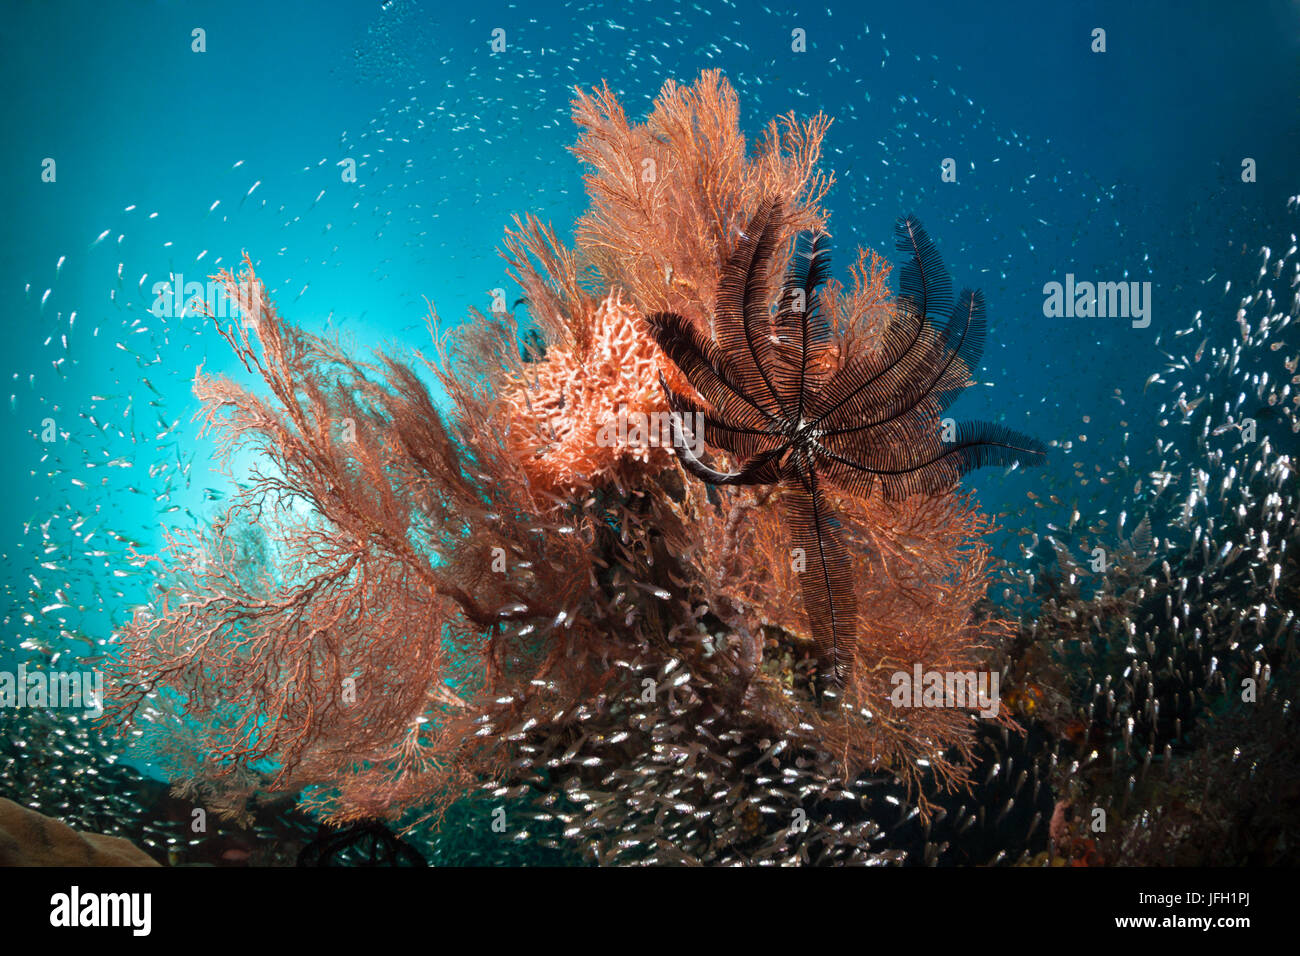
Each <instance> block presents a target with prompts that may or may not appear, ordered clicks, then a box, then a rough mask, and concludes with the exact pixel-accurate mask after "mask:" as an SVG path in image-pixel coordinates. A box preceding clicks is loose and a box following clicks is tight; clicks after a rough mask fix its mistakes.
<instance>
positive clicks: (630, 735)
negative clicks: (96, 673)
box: [110, 72, 1042, 862]
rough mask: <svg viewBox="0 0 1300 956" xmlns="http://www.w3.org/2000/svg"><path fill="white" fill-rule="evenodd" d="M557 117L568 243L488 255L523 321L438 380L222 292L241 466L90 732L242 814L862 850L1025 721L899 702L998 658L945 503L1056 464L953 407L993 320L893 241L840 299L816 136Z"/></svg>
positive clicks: (680, 97) (923, 241)
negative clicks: (889, 819)
mask: <svg viewBox="0 0 1300 956" xmlns="http://www.w3.org/2000/svg"><path fill="white" fill-rule="evenodd" d="M574 119H575V121H576V122H577V124H578V126H579V128H580V130H581V133H580V137H579V140H578V143H577V145H576V146H575V147H574V150H573V151H574V153H575V155H576V156H577V157H578V159H580V160H581V161H582V162H583V163H585V164H586V166H587V173H586V178H585V182H586V190H587V195H588V199H589V206H588V209H587V211H586V213H585V214H584V215H583V216H582V217H581V218H580V219H579V220H578V222H577V224H576V227H575V230H574V235H575V247H574V248H572V249H570V248H567V247H566V246H565V245H564V244H563V243H561V242H560V241H559V240H558V239H557V237H556V233H555V231H554V230H553V229H552V227H551V226H549V225H547V224H545V223H542V222H541V221H539V220H537V219H536V218H534V217H532V216H524V217H522V218H521V219H518V220H517V221H516V223H515V226H514V228H513V229H510V230H509V231H508V232H507V234H506V237H505V253H504V254H505V258H506V260H507V263H508V267H509V270H510V272H511V274H512V275H513V276H514V277H515V279H516V280H517V281H518V283H519V285H520V286H521V287H522V290H523V294H524V301H526V303H527V313H528V320H529V322H530V323H531V326H532V327H533V328H534V329H535V334H534V333H532V332H528V331H525V330H521V326H522V325H523V316H522V315H516V314H515V313H514V312H512V311H510V310H508V309H503V310H500V311H493V312H489V313H482V314H480V313H474V314H473V315H472V316H471V317H470V321H468V322H466V323H464V324H462V325H460V326H456V327H453V328H451V329H450V330H449V331H446V332H443V333H441V334H440V335H439V337H438V338H437V339H436V342H435V345H436V347H435V348H434V349H433V350H432V352H431V354H430V356H429V357H427V358H426V357H425V356H424V355H422V354H420V353H418V352H416V353H413V354H411V355H406V356H399V355H390V354H378V355H375V356H373V357H370V358H367V359H362V358H359V357H357V356H354V355H351V354H349V353H348V352H347V351H346V350H345V349H343V348H342V347H341V346H339V345H338V344H336V343H334V342H332V341H329V340H327V339H325V338H322V337H320V336H317V335H314V334H312V333H310V332H308V331H306V330H304V329H302V328H299V327H297V326H295V325H293V324H291V323H290V322H289V321H288V320H287V319H286V318H284V317H282V316H281V315H280V314H279V312H278V311H277V309H276V308H275V306H274V305H273V303H272V302H271V300H270V297H269V296H268V294H267V292H266V290H265V288H264V286H263V284H262V281H261V279H260V278H259V277H258V275H257V272H256V269H255V268H254V265H253V263H252V262H251V261H249V260H246V261H245V262H244V265H243V267H242V269H241V270H239V271H238V272H237V273H235V272H223V273H221V274H220V275H219V276H218V277H217V278H218V279H219V281H220V282H221V283H222V284H223V286H224V288H225V290H226V292H227V294H228V295H229V297H230V299H231V301H233V302H234V303H236V304H237V305H238V306H239V313H240V317H239V318H238V319H236V320H233V321H229V322H224V321H218V327H219V328H220V330H221V334H222V335H223V336H224V337H225V339H226V341H227V342H228V343H229V345H230V347H231V348H232V349H233V351H234V353H235V355H236V356H237V357H238V358H239V360H240V362H241V363H242V365H243V367H244V369H245V370H246V371H247V372H248V373H250V374H251V376H252V377H253V378H254V379H255V380H256V379H260V380H261V382H262V383H263V386H262V387H259V388H256V389H254V388H250V387H245V386H243V385H241V384H237V383H236V382H234V381H232V380H228V379H224V378H216V377H210V376H207V375H204V374H201V375H200V376H199V377H198V379H197V380H196V383H195V391H196V393H197V395H198V397H199V398H200V399H201V401H202V404H203V420H204V427H205V428H206V429H208V430H210V431H211V432H212V433H214V434H215V435H216V436H217V437H218V438H219V439H220V442H221V447H222V449H223V451H224V453H225V454H226V456H227V461H229V462H230V463H231V465H232V468H233V465H234V463H235V462H236V461H237V460H238V461H241V462H248V461H251V462H253V463H254V464H253V465H252V467H251V470H250V471H249V473H248V475H247V476H246V477H244V480H242V481H241V482H240V483H239V484H238V485H237V486H236V490H235V491H234V493H233V494H232V495H231V497H230V498H229V499H227V507H226V509H225V512H224V515H223V516H222V517H221V519H220V520H218V521H217V522H216V523H215V524H213V525H212V526H211V527H210V528H209V529H208V530H206V531H205V532H204V533H202V534H191V535H177V536H175V537H174V538H173V539H172V540H171V542H170V548H169V549H168V550H167V551H166V553H164V554H161V555H158V556H157V557H156V558H155V559H153V560H154V561H156V562H157V563H156V565H155V567H156V568H157V570H158V573H159V575H160V578H161V580H162V582H163V584H164V585H165V587H164V590H163V592H162V594H161V596H160V597H159V599H158V600H157V601H156V602H155V603H154V604H153V605H152V606H151V607H147V608H141V609H139V611H138V612H137V614H136V617H135V620H134V623H133V624H132V625H131V626H130V627H128V628H126V629H125V630H124V631H123V632H122V633H120V634H119V635H118V640H119V641H120V643H121V645H122V651H123V653H122V654H121V656H120V660H119V661H118V662H117V664H116V668H117V670H116V672H115V674H114V675H113V677H114V679H113V681H112V684H113V690H112V694H111V701H110V703H111V706H112V713H113V714H114V715H115V716H114V718H113V719H114V720H116V721H117V722H119V723H120V724H121V725H122V726H124V727H129V728H133V729H136V730H139V731H140V732H141V734H142V738H141V744H142V746H144V747H145V748H147V749H148V751H149V753H150V756H151V758H152V759H153V760H154V761H155V763H157V764H158V765H160V766H163V767H164V768H165V769H166V770H167V771H168V772H169V773H170V775H171V776H172V778H173V779H174V780H175V781H176V783H177V785H178V787H179V788H180V789H181V790H182V791H184V792H185V793H187V794H189V795H201V796H202V797H203V798H204V801H205V803H206V804H207V805H208V806H216V807H219V808H222V809H224V810H226V811H228V812H229V813H231V814H234V815H237V816H238V815H241V814H247V813H248V812H249V808H250V806H251V803H253V802H256V801H257V800H260V799H264V798H266V797H267V796H269V795H271V794H277V793H281V794H282V793H290V794H296V795H298V798H299V799H300V800H301V802H303V803H304V804H306V805H307V806H308V807H309V808H310V809H313V810H315V811H318V812H320V813H322V814H323V815H324V816H325V817H326V818H327V819H329V820H331V821H334V822H337V823H349V822H357V821H363V820H367V819H373V818H381V819H388V820H401V821H403V822H404V823H405V824H407V825H414V824H415V823H417V822H419V821H421V820H425V819H435V820H436V819H437V818H439V817H440V815H441V814H443V813H444V812H445V811H446V809H447V808H448V807H449V806H450V805H451V804H452V803H453V802H454V801H456V800H458V799H460V798H461V797H463V796H464V795H466V794H467V793H469V792H471V791H473V790H476V789H481V788H487V789H488V790H489V791H490V792H492V793H494V794H496V795H497V797H499V798H507V799H510V800H516V801H522V802H523V803H525V804H531V805H532V806H531V809H530V810H529V811H528V812H529V813H530V814H531V816H530V819H537V820H541V821H547V822H549V823H553V824H554V825H555V826H556V827H557V828H558V830H560V831H563V832H565V833H567V834H568V836H569V838H576V839H577V840H578V842H580V843H581V845H582V847H583V848H584V849H585V850H587V851H588V852H589V853H590V854H591V855H592V857H593V858H594V859H597V860H600V861H602V862H611V861H617V860H623V859H628V860H638V861H645V860H668V859H672V860H706V861H736V860H742V861H743V860H764V861H780V860H783V859H789V860H825V861H847V860H860V861H871V860H875V859H877V858H876V857H875V856H874V855H873V853H872V851H871V850H870V847H869V844H870V842H871V840H872V838H873V837H874V836H875V831H874V825H873V824H871V823H870V822H868V821H866V820H861V819H860V820H859V821H858V822H856V823H851V824H845V823H844V822H843V817H842V812H841V811H842V808H843V805H845V803H846V802H847V803H850V804H852V803H855V802H856V801H857V800H858V799H859V797H860V796H861V794H860V793H859V792H858V791H856V790H855V789H854V788H860V787H862V786H866V785H867V784H866V783H864V780H869V779H870V778H871V775H873V774H874V775H878V776H879V777H880V778H882V779H891V778H896V779H897V780H898V781H901V782H902V783H903V784H904V786H905V788H906V791H905V792H906V793H907V794H909V795H910V797H911V798H912V799H914V800H915V801H916V803H917V805H918V807H919V809H920V810H921V811H922V812H923V813H927V812H928V811H929V808H930V803H929V800H928V798H927V795H926V794H927V792H932V791H927V789H926V788H923V787H922V786H921V783H922V781H923V780H927V781H937V782H938V784H940V785H941V786H947V787H957V786H961V785H962V784H963V783H965V782H966V780H967V776H968V773H969V763H970V758H971V756H972V753H973V748H974V746H975V743H976V732H977V727H978V726H979V721H980V720H981V719H984V718H987V719H988V720H990V721H992V722H994V724H995V725H997V726H999V727H1000V728H1001V729H1005V730H1010V731H1012V732H1016V731H1018V728H1017V727H1016V725H1015V724H1014V723H1013V722H1012V721H1011V719H1010V717H1009V716H1008V715H1007V714H1006V713H1005V712H997V708H996V707H995V708H994V712H993V713H992V714H985V715H984V717H983V718H981V716H980V714H978V713H977V710H978V709H979V708H978V706H977V704H976V702H975V701H974V700H971V701H968V702H967V703H966V705H964V706H945V707H920V706H917V707H900V706H895V705H894V703H892V702H891V693H892V691H893V690H894V682H893V681H891V676H893V675H896V674H897V673H899V672H906V673H909V674H910V673H911V672H912V671H913V668H914V667H915V666H917V665H920V666H921V667H923V668H924V669H925V670H926V671H941V672H954V673H955V672H962V673H965V672H974V671H979V672H988V671H997V670H998V669H999V668H1000V667H1001V666H1002V664H1001V660H1002V657H1001V653H1002V645H1003V643H1004V641H1005V640H1006V639H1007V638H1008V637H1009V636H1010V635H1011V634H1012V632H1013V627H1012V625H1011V624H1010V623H1009V622H1006V621H1003V620H1001V619H1000V618H999V617H998V616H997V615H996V614H995V613H993V612H992V611H990V610H989V607H988V606H987V605H986V604H985V602H983V600H982V599H983V597H984V594H985V590H986V587H987V585H988V579H989V576H990V573H991V570H992V567H993V563H992V559H991V556H990V549H989V546H988V544H987V543H986V539H987V537H988V535H989V532H990V531H991V530H992V523H991V521H990V519H989V518H988V517H986V516H985V515H983V514H982V513H981V512H980V511H979V510H978V508H977V507H976V506H975V504H974V503H973V501H972V500H971V498H970V497H969V496H968V495H966V494H965V493H963V492H962V491H961V490H960V489H959V488H958V487H957V479H958V477H959V476H960V474H961V473H962V472H964V471H965V470H966V469H968V468H970V467H975V466H978V465H983V464H993V463H997V464H1007V463H1011V462H1014V461H1026V462H1028V461H1029V460H1031V459H1033V458H1035V457H1037V456H1038V455H1039V454H1041V451H1042V449H1041V447H1040V446H1039V445H1038V444H1037V443H1036V442H1034V441H1033V440H1031V439H1028V438H1024V437H1023V436H1019V435H1016V434H1014V433H1012V432H1009V431H1006V430H1003V429H1000V428H997V427H994V426H959V427H957V428H956V431H955V433H954V434H953V435H951V436H945V435H944V434H943V433H942V428H941V426H942V422H941V419H940V413H941V412H942V411H943V410H944V409H945V408H946V407H947V405H948V403H949V401H950V400H951V399H952V398H953V397H955V395H956V393H957V392H959V391H960V390H961V389H962V388H963V387H965V386H966V385H967V384H968V383H969V374H970V371H971V369H972V368H973V367H974V363H975V361H976V359H977V358H978V352H979V347H980V344H981V341H982V336H983V327H982V321H983V317H982V309H983V303H982V300H981V299H980V298H979V296H978V294H975V293H963V295H962V296H960V297H959V299H958V302H957V306H956V308H955V309H954V308H953V307H952V303H951V301H949V300H948V297H947V291H946V290H947V281H948V280H947V275H946V273H944V272H943V271H942V266H941V264H939V262H938V257H937V254H936V253H935V252H934V248H933V246H932V245H931V244H930V242H929V240H928V239H927V238H926V237H925V235H924V233H923V232H922V231H921V230H920V229H919V226H918V225H917V224H916V223H915V220H912V219H906V220H903V221H902V223H901V225H900V227H899V230H900V245H901V246H902V248H903V249H904V255H905V261H904V263H903V265H902V269H901V276H902V280H901V289H900V292H899V293H898V294H897V295H894V294H893V293H891V291H890V289H889V282H888V280H889V275H890V267H889V266H888V265H887V264H886V263H885V262H884V260H883V259H881V258H880V257H879V256H878V255H876V254H875V253H873V252H870V251H866V250H862V251H860V252H859V253H858V255H857V256H856V257H855V258H854V260H853V261H852V264H851V267H850V269H849V281H848V284H847V285H846V284H844V283H842V282H840V281H837V280H835V279H833V278H831V277H830V273H829V269H828V267H827V264H826V259H825V254H826V249H827V243H826V240H825V235H826V228H827V221H826V213H825V211H824V210H823V208H822V206H821V202H822V200H823V199H824V197H825V196H826V193H827V190H828V189H830V188H831V186H832V179H831V177H830V176H828V175H826V174H824V173H822V172H821V171H820V158H821V146H822V142H823V139H824V137H825V135H826V133H827V129H828V127H829V120H828V119H827V118H826V117H824V116H820V115H819V116H816V117H813V118H812V119H809V120H806V121H801V120H799V119H797V118H796V117H794V116H793V115H790V116H785V117H781V118H779V119H777V120H774V121H772V122H771V123H770V124H769V125H768V126H767V127H766V129H765V130H764V133H763V135H762V136H761V137H760V139H759V140H758V142H757V143H756V144H750V143H749V142H747V140H746V139H745V137H744V136H743V135H742V133H741V131H740V126H739V104H738V102H737V97H736V94H735V92H734V91H733V90H732V88H731V87H730V85H729V84H728V83H727V82H726V80H725V79H723V78H722V77H721V76H720V74H718V73H716V72H708V73H705V74H703V75H702V76H701V77H700V78H699V80H698V82H696V83H695V84H694V85H692V86H679V85H677V84H675V83H671V82H670V83H667V84H666V85H665V86H664V87H663V90H662V92H661V93H660V95H659V97H658V98H657V99H656V100H655V103H654V107H653V109H652V111H651V112H650V114H649V115H648V117H647V118H646V120H645V122H644V123H633V122H630V121H629V120H628V119H627V117H626V116H625V114H624V112H623V109H622V107H621V105H620V104H619V102H618V100H617V98H616V97H615V96H614V94H613V93H612V92H610V90H609V89H607V88H604V89H599V90H596V91H593V92H590V93H584V92H579V93H578V95H577V98H576V100H575V103H574ZM802 233H807V234H809V235H810V236H812V237H813V238H812V239H811V240H802V241H801V240H799V239H798V237H799V236H800V234H802ZM782 277H785V278H784V279H782ZM796 293H797V295H796ZM796 299H798V302H797V304H796V301H795V300H796ZM950 313H951V317H950ZM431 327H432V328H435V329H436V328H437V327H438V318H437V316H436V315H433V316H432V317H431ZM525 329H526V327H525ZM439 393H441V394H439ZM435 396H437V397H435ZM669 412H673V413H677V415H678V416H679V417H676V418H673V417H672V416H670V415H668V414H667V413H669ZM695 414H698V415H699V416H700V419H701V420H702V421H703V423H704V424H703V435H702V439H703V442H702V444H694V443H692V442H691V441H690V439H691V438H692V437H694V436H693V435H692V433H690V431H689V429H688V428H687V429H685V430H684V429H683V421H684V420H685V418H689V417H690V416H693V415H695ZM680 416H685V418H683V417H680ZM622 418H626V419H627V422H622V421H621V419H622ZM661 420H669V421H670V422H671V423H672V425H673V427H672V429H671V431H670V432H668V433H665V432H664V431H662V430H659V429H657V428H655V427H654V425H653V424H651V425H649V426H648V427H645V428H642V427H641V425H642V423H653V422H659V421H661ZM628 423H630V424H628ZM624 425H627V427H623V426H624ZM665 434H669V435H670V436H672V437H671V438H670V439H669V440H664V435H665ZM672 438H675V439H676V440H675V441H674V440H672ZM701 477H703V478H705V479H706V480H705V481H700V480H698V479H699V478H701ZM828 688H833V689H834V693H832V694H827V693H825V691H826V690H827V689H828ZM864 775H866V776H864ZM800 815H802V816H800ZM792 817H793V818H798V819H799V820H800V821H801V823H800V825H801V826H802V825H805V824H806V826H807V827H808V829H805V830H801V831H800V832H801V833H802V834H803V838H801V839H800V840H798V841H790V840H787V839H786V834H787V831H788V830H789V828H790V826H791V825H792V823H791V820H792ZM557 839H558V838H557ZM883 858H884V857H881V858H880V859H883Z"/></svg>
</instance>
